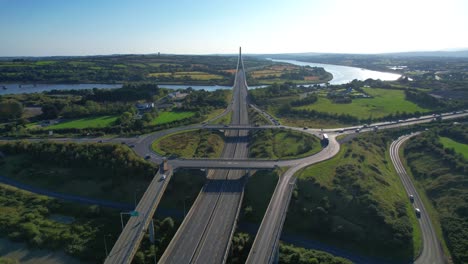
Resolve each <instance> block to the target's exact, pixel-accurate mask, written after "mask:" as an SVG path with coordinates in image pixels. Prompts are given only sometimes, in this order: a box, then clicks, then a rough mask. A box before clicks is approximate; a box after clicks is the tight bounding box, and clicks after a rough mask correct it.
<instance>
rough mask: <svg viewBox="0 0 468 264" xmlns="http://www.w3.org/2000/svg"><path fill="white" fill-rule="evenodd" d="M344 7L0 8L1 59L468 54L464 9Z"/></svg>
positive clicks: (414, 4)
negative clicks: (239, 50)
mask: <svg viewBox="0 0 468 264" xmlns="http://www.w3.org/2000/svg"><path fill="white" fill-rule="evenodd" d="M348 2H349V1H342V0H333V1H314V2H310V1H307V0H298V1H295V2H294V3H293V4H286V3H283V2H282V1H280V0H272V1H267V0H260V1H255V2H254V3H248V1H247V0H241V1H237V2H236V3H230V2H228V3H224V2H223V3H217V2H216V1H213V0H201V1H199V2H197V3H192V2H190V1H188V0H180V1H177V3H174V2H171V3H166V2H162V3H161V2H153V1H149V0H143V1H138V2H137V3H134V2H132V3H129V2H127V1H124V0H119V1H110V0H106V1H100V2H98V3H95V2H93V1H80V2H79V3H78V2H63V1H58V0H45V1H40V2H37V1H34V0H25V1H21V2H18V1H7V0H0V22H1V24H2V25H8V26H5V27H2V28H0V34H1V35H2V36H7V37H6V38H5V39H4V40H3V43H2V47H1V48H0V57H53V56H100V55H103V56H107V55H124V54H135V55H143V54H157V53H158V52H160V53H162V54H174V55H230V54H235V53H233V52H231V51H234V50H236V49H237V47H238V46H242V47H244V49H245V50H246V51H249V52H247V53H246V54H289V53H291V54H295V53H327V54H330V53H333V54H369V55H373V54H385V53H404V52H435V51H449V50H454V49H458V50H466V49H468V35H466V34H463V33H464V30H465V29H464V25H466V24H468V18H467V17H466V16H465V15H464V13H463V11H464V10H468V3H467V2H464V1H462V0H451V1H444V2H443V1H436V0H433V1H411V2H409V3H406V2H405V1H403V0H398V1H379V2H378V3H374V2H373V1H370V0H359V1H353V2H352V3H348ZM247 3H248V5H247ZM245 6H248V8H246V7H245ZM435 17H436V18H437V19H434V18H435ZM396 18H397V19H396ZM465 47H466V48H465Z"/></svg>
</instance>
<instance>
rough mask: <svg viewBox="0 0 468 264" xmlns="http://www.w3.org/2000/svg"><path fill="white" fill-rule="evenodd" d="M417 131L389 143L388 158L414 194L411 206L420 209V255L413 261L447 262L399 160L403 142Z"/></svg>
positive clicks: (427, 262) (430, 223)
mask: <svg viewBox="0 0 468 264" xmlns="http://www.w3.org/2000/svg"><path fill="white" fill-rule="evenodd" d="M417 134H419V133H414V134H412V135H406V136H402V137H400V138H399V139H397V140H395V141H393V142H392V144H391V145H390V158H391V159H392V163H393V166H394V167H395V169H396V171H397V173H398V176H400V179H401V182H402V183H403V186H404V187H405V190H406V193H407V194H408V197H409V195H413V196H414V203H413V206H414V207H415V208H419V209H420V210H421V217H420V218H419V225H420V226H421V232H422V239H423V246H422V251H421V253H420V255H419V256H418V257H417V258H416V260H415V261H414V263H418V264H419V263H421V264H440V263H447V260H446V258H445V255H444V251H443V249H442V246H441V245H440V242H439V240H438V238H437V235H436V232H435V229H434V226H433V225H432V222H431V220H430V218H429V214H428V213H427V211H426V209H425V207H424V204H423V202H422V200H421V198H420V196H419V194H418V192H417V190H416V188H415V187H414V185H413V182H412V181H411V178H410V177H409V176H408V174H407V173H406V169H405V167H404V166H403V163H402V162H401V160H400V155H399V149H400V147H401V146H402V144H403V143H404V142H406V141H407V140H408V139H410V138H411V137H413V136H416V135H417Z"/></svg>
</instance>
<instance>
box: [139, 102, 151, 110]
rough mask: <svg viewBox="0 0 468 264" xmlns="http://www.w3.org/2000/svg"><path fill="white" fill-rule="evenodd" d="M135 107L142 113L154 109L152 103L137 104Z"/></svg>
mask: <svg viewBox="0 0 468 264" xmlns="http://www.w3.org/2000/svg"><path fill="white" fill-rule="evenodd" d="M135 106H136V108H137V109H138V110H139V111H144V110H148V109H151V108H154V103H137V104H136V105H135Z"/></svg>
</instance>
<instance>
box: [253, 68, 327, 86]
mask: <svg viewBox="0 0 468 264" xmlns="http://www.w3.org/2000/svg"><path fill="white" fill-rule="evenodd" d="M248 74H249V76H250V77H251V78H252V79H253V80H254V82H259V83H262V84H273V83H275V82H285V81H294V82H295V83H298V84H311V83H319V82H327V81H329V80H331V79H332V75H331V74H330V73H328V72H325V71H324V70H323V69H321V68H311V67H300V66H296V65H291V64H281V65H273V66H267V67H263V68H260V69H256V70H253V71H251V72H249V73H248Z"/></svg>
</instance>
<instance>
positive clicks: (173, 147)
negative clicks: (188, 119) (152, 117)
mask: <svg viewBox="0 0 468 264" xmlns="http://www.w3.org/2000/svg"><path fill="white" fill-rule="evenodd" d="M151 147H152V149H153V150H154V151H156V152H157V153H159V154H160V155H163V156H169V155H176V156H178V157H182V158H195V157H196V158H218V157H220V156H221V152H222V150H223V147H224V139H223V135H222V134H221V133H217V132H210V131H206V130H191V131H184V132H180V133H175V134H170V135H167V136H165V137H162V138H159V139H157V140H156V141H154V142H153V144H152V145H151Z"/></svg>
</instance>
